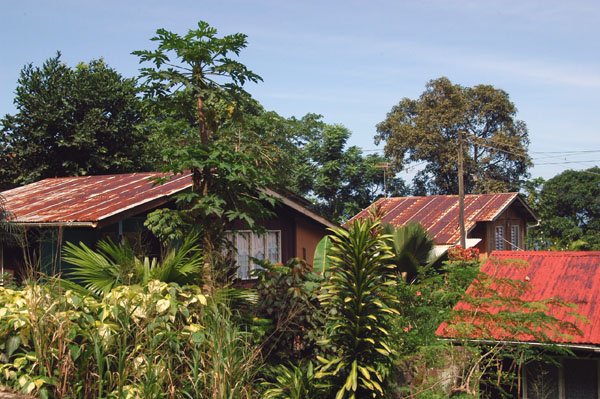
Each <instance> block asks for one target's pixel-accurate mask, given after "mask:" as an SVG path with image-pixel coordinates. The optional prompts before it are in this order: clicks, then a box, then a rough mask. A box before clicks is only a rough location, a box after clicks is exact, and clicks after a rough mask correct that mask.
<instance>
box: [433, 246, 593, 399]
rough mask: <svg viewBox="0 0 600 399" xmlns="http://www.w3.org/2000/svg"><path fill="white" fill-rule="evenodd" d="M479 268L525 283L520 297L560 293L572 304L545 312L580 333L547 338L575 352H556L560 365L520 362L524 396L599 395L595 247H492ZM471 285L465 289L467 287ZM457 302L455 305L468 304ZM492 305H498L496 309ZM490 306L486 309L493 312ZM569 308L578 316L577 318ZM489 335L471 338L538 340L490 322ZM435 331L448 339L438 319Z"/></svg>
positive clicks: (529, 342) (567, 397)
mask: <svg viewBox="0 0 600 399" xmlns="http://www.w3.org/2000/svg"><path fill="white" fill-rule="evenodd" d="M513 260H519V261H524V262H526V263H527V264H528V266H525V267H523V266H519V265H518V264H511V263H510V262H511V261H513ZM481 270H482V272H483V273H486V274H488V275H494V276H495V277H497V278H500V279H510V280H517V281H521V282H527V283H528V284H529V286H530V288H529V289H528V290H526V291H524V292H523V293H522V294H521V295H520V299H522V300H524V301H527V302H533V301H542V300H544V299H548V298H559V299H561V300H563V301H565V302H567V303H570V304H574V305H575V306H576V307H575V308H574V309H566V308H565V307H559V306H551V307H550V308H549V314H551V315H552V316H554V317H555V318H557V319H559V320H563V321H567V322H571V323H575V325H577V327H578V328H579V329H580V330H581V332H582V335H577V334H573V333H569V332H568V331H563V328H565V327H563V326H561V327H560V328H559V331H560V332H562V333H565V335H557V336H554V338H553V339H552V341H553V342H554V343H556V344H558V345H560V346H563V347H567V348H569V349H570V350H571V351H573V353H574V354H575V357H559V358H558V359H557V360H558V363H559V365H550V364H541V363H532V364H529V365H526V366H525V370H524V371H523V373H522V375H521V382H522V384H521V386H522V392H521V393H520V396H518V397H522V398H524V399H539V398H556V399H570V398H599V397H600V386H599V383H600V356H599V355H600V296H599V295H598V293H599V292H600V252H544V251H520V252H512V251H494V252H493V253H492V254H491V256H490V258H489V259H488V260H487V261H486V263H485V264H484V265H483V266H482V269H481ZM473 288H474V287H473V285H471V287H470V288H469V291H468V292H472V290H473ZM468 306H469V305H467V304H466V303H462V302H459V303H458V304H457V305H456V307H455V309H463V308H465V307H468ZM496 310H497V309H496ZM496 310H495V309H488V311H489V312H495V311H496ZM570 312H575V313H577V314H579V315H581V316H583V317H584V318H585V319H587V320H588V321H586V320H581V319H577V318H576V317H575V316H573V315H572V314H569V313H570ZM489 331H491V335H492V336H491V337H474V338H476V339H485V340H492V341H494V342H502V341H504V342H508V343H509V344H517V343H518V344H526V345H530V346H531V347H536V346H538V345H539V343H538V342H534V340H533V339H532V338H531V336H526V335H525V336H512V337H506V336H505V335H504V333H505V331H504V330H502V328H498V327H497V326H495V325H492V326H491V329H490V330H489ZM436 334H437V335H439V336H442V337H449V338H452V333H451V332H449V330H448V325H447V324H442V325H441V326H440V327H439V328H438V330H437V331H436Z"/></svg>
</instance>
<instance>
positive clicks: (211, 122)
mask: <svg viewBox="0 0 600 399" xmlns="http://www.w3.org/2000/svg"><path fill="white" fill-rule="evenodd" d="M152 40H153V41H156V42H158V47H157V49H156V50H154V51H150V50H142V51H135V52H134V53H133V54H136V55H138V56H139V57H140V62H149V63H151V64H153V66H152V67H145V68H142V69H141V74H142V76H143V77H145V78H146V96H147V100H148V103H149V104H150V105H149V107H151V108H152V107H153V108H154V109H155V115H156V116H157V118H156V119H155V120H154V121H153V123H154V128H155V129H158V130H160V131H162V132H167V134H161V135H160V136H163V137H166V138H167V139H166V140H167V142H169V143H170V144H171V145H169V146H168V148H166V150H165V151H164V153H163V157H164V158H165V160H166V162H165V164H166V166H165V171H171V172H174V173H182V172H183V171H184V170H191V171H192V179H193V189H192V192H190V193H186V194H183V195H181V196H179V202H180V203H181V204H182V205H183V207H184V209H185V210H186V212H187V214H188V216H190V217H192V218H193V220H194V221H195V223H197V224H199V225H200V226H201V227H202V229H201V230H202V232H203V234H204V236H203V238H204V240H203V242H204V245H203V246H204V247H205V248H208V249H213V248H214V245H215V242H216V241H217V240H216V239H215V237H219V236H220V235H222V233H223V231H224V229H225V225H226V223H227V222H228V221H232V220H234V219H241V220H244V221H245V222H246V223H247V224H248V225H249V227H250V228H255V227H256V223H255V222H256V219H259V218H261V217H265V216H267V215H269V214H270V212H269V210H268V208H267V207H266V206H265V203H270V204H273V201H274V200H273V199H272V198H271V197H269V196H267V195H266V194H264V192H263V191H261V189H262V188H265V187H267V186H269V185H271V184H272V179H271V176H270V174H269V173H265V171H264V170H263V169H262V168H261V167H260V166H259V165H260V162H259V159H258V155H257V154H256V153H253V152H246V151H242V149H241V148H239V147H236V146H233V145H232V137H231V134H230V133H231V130H232V126H236V127H240V128H241V125H240V123H241V121H242V120H243V118H242V117H243V114H244V110H245V109H246V108H247V107H248V106H251V105H252V103H251V101H250V98H249V95H248V94H247V93H246V92H245V91H244V90H243V88H242V86H243V85H244V84H245V83H246V82H258V81H260V80H261V78H260V77H259V76H258V75H256V74H255V73H253V72H251V71H249V70H248V69H247V68H246V67H245V66H244V65H243V64H241V63H239V62H238V61H235V60H234V59H233V58H231V56H237V55H239V53H240V52H241V50H243V49H244V48H245V47H246V36H245V35H243V34H241V33H236V34H233V35H227V36H224V37H221V38H219V37H217V31H216V29H214V28H212V27H210V26H209V25H208V24H207V23H206V22H199V23H198V28H197V29H193V30H189V31H188V33H187V34H186V35H184V36H180V35H178V34H176V33H173V32H169V31H167V30H165V29H158V30H157V31H156V36H155V37H153V38H152ZM163 109H164V110H166V111H167V112H166V116H164V117H163V116H161V113H160V110H163ZM179 110H180V111H179ZM192 110H194V112H195V118H192V115H193V112H192ZM178 113H179V114H178ZM172 122H175V123H174V124H173V123H172ZM222 127H227V129H225V128H224V129H221V128H222Z"/></svg>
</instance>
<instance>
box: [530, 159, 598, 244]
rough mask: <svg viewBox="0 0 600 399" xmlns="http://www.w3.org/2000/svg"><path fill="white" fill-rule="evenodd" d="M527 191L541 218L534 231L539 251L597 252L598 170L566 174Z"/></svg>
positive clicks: (539, 183) (566, 172) (596, 168)
mask: <svg viewBox="0 0 600 399" xmlns="http://www.w3.org/2000/svg"><path fill="white" fill-rule="evenodd" d="M540 185H541V190H540V189H538V190H537V191H536V187H535V185H534V186H533V187H530V199H531V200H532V207H533V208H534V210H535V211H536V212H537V213H538V216H539V217H540V218H541V222H540V226H539V227H537V228H535V229H533V231H532V233H533V235H534V245H536V246H537V247H539V248H540V249H554V250H563V251H564V250H587V251H591V250H593V251H598V250H600V168H599V167H594V168H591V169H587V170H579V171H576V170H567V171H565V172H562V173H560V174H558V175H556V176H554V177H553V178H551V179H549V180H548V181H546V182H543V181H540V180H538V181H537V187H538V188H539V186H540Z"/></svg>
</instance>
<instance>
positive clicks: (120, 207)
mask: <svg viewBox="0 0 600 399" xmlns="http://www.w3.org/2000/svg"><path fill="white" fill-rule="evenodd" d="M164 176H165V174H162V173H156V172H150V173H128V174H117V175H105V176H81V177H62V178H51V179H45V180H42V181H39V182H36V183H32V184H28V185H26V186H22V187H18V188H14V189H11V190H7V191H4V192H2V193H0V195H2V196H3V197H4V199H5V204H6V207H7V209H8V211H10V212H11V213H12V215H13V217H14V222H15V223H17V224H18V225H20V226H21V227H22V228H23V229H24V230H25V231H27V233H28V235H27V237H28V238H30V239H31V242H30V243H29V245H30V246H31V245H32V244H31V243H32V242H35V243H36V244H35V246H36V248H35V249H34V251H35V252H36V258H37V259H39V260H38V262H39V263H40V264H41V265H42V267H43V270H44V271H45V272H47V273H56V272H64V271H65V269H64V268H65V267H66V268H68V265H66V264H64V262H62V261H61V259H60V256H61V247H62V245H63V244H64V243H65V242H74V243H79V242H83V243H84V244H86V245H88V246H93V245H94V244H95V243H96V242H97V241H98V240H100V239H102V238H106V237H111V238H112V239H113V241H114V240H118V239H119V238H121V237H125V238H127V239H128V241H129V242H130V243H131V244H132V245H134V246H135V245H145V246H146V249H147V250H149V252H150V253H152V254H154V255H157V254H158V253H157V252H158V250H157V246H158V243H157V241H156V240H155V239H154V238H153V237H152V236H151V234H150V232H149V231H148V230H147V229H146V228H145V227H144V225H143V224H144V221H145V219H146V216H147V214H148V213H149V212H151V211H153V210H155V209H157V208H161V207H174V203H175V200H174V196H175V195H176V194H178V193H181V192H184V191H185V190H190V189H191V187H192V180H191V175H190V174H189V173H186V174H182V175H175V176H173V177H172V178H171V179H170V180H167V182H165V183H164V184H161V185H155V184H154V183H153V181H152V180H149V179H152V178H156V177H164ZM265 191H266V192H267V193H268V194H270V195H272V196H274V197H276V198H277V199H278V202H277V205H276V206H275V208H274V209H273V211H274V213H275V216H274V217H272V218H271V219H269V220H265V221H262V222H261V224H262V225H263V226H264V227H265V228H266V233H265V234H256V233H252V232H250V231H248V230H244V229H243V225H241V224H237V225H234V226H232V229H233V228H235V230H236V231H235V234H232V235H231V236H230V237H231V238H232V239H233V241H234V243H235V244H236V248H237V250H238V251H237V257H238V259H237V260H238V265H239V266H240V272H239V273H240V276H241V277H243V278H247V277H248V276H249V272H250V270H252V268H253V267H254V264H253V262H252V259H251V257H255V258H259V259H260V258H262V259H270V260H271V261H273V262H286V261H287V260H288V259H290V258H293V257H299V258H302V259H305V260H306V261H307V262H308V263H312V261H313V255H314V251H315V248H316V245H317V243H318V242H319V241H320V240H321V238H322V237H323V236H324V235H325V234H326V229H327V228H335V227H337V226H336V225H335V224H333V223H331V222H330V221H328V220H326V219H325V218H323V217H321V216H319V215H317V214H316V213H314V212H312V211H311V210H309V209H308V206H309V205H310V203H309V202H308V201H306V200H304V199H302V198H300V197H298V196H296V195H293V194H292V193H285V194H283V195H282V194H279V193H276V192H274V191H271V190H268V189H267V190H265ZM0 255H1V256H0V265H1V266H2V268H3V270H11V269H12V270H15V269H16V268H17V265H18V264H19V263H23V256H22V251H21V250H20V249H19V248H15V247H12V248H6V249H5V250H3V251H2V253H0Z"/></svg>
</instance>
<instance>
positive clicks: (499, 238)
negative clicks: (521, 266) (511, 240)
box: [494, 226, 504, 251]
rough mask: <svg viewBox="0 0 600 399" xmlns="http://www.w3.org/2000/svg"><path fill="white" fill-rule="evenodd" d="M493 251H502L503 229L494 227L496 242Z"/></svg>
mask: <svg viewBox="0 0 600 399" xmlns="http://www.w3.org/2000/svg"><path fill="white" fill-rule="evenodd" d="M495 244H496V246H495V248H494V249H495V250H497V251H501V250H503V249H504V227H503V226H496V241H495Z"/></svg>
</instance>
